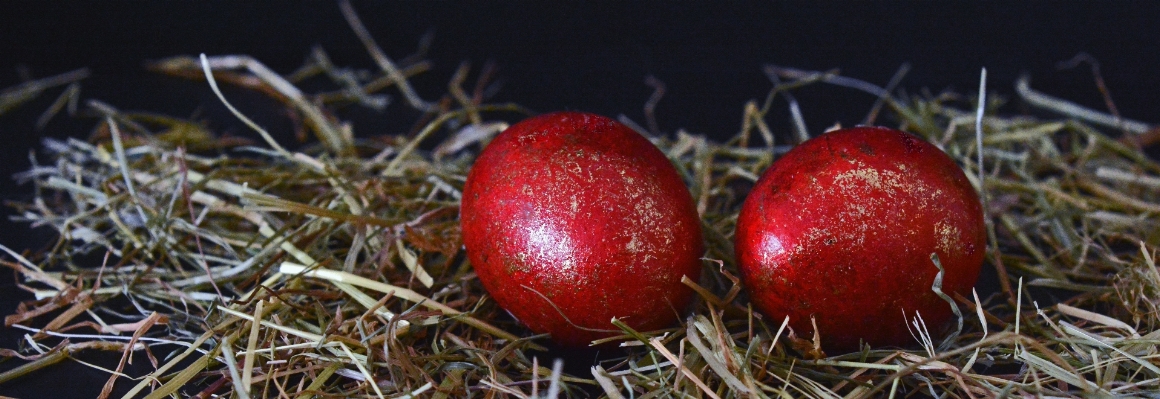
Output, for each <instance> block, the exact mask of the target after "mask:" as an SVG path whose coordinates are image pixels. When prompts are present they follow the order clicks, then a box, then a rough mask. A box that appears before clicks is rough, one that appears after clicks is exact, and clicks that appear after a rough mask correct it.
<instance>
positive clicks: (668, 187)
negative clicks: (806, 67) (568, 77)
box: [460, 112, 704, 346]
mask: <svg viewBox="0 0 1160 399" xmlns="http://www.w3.org/2000/svg"><path fill="white" fill-rule="evenodd" d="M460 218H461V222H460V223H461V226H462V228H463V243H464V246H465V247H466V248H467V256H468V258H469V260H470V261H471V264H472V265H473V266H474V268H475V272H476V274H477V275H478V276H479V281H480V282H481V283H483V287H484V288H485V289H486V290H487V292H488V293H489V294H491V296H492V297H493V298H494V299H495V301H496V303H498V304H499V305H500V306H502V307H503V308H504V309H506V310H507V311H508V312H509V313H511V314H512V315H513V316H515V317H516V318H517V319H519V320H520V321H521V322H522V323H524V324H525V325H527V326H528V328H530V329H531V330H532V331H535V332H537V333H549V334H551V337H552V339H553V340H554V341H556V342H557V343H560V344H562V345H566V346H577V345H586V344H588V343H589V342H591V341H592V340H594V339H598V338H603V337H607V336H611V335H615V334H619V333H620V332H619V330H617V329H616V327H615V326H613V325H612V324H611V323H610V322H611V320H612V318H614V317H616V318H618V319H620V320H622V321H624V322H625V323H627V324H628V325H629V326H631V327H633V328H634V329H638V330H653V329H659V328H664V327H667V326H669V325H671V324H672V323H673V322H674V321H676V320H677V319H678V318H679V317H680V316H681V314H683V313H684V311H685V308H686V307H687V306H688V304H689V303H690V301H691V299H692V294H693V293H692V290H690V289H689V288H688V287H687V286H685V285H684V284H682V283H681V277H682V276H688V277H689V278H691V279H693V280H694V281H696V280H697V279H698V277H699V276H700V274H701V261H700V257H701V256H702V255H703V252H704V249H703V244H702V239H701V225H700V219H699V217H698V215H697V211H696V208H695V207H694V205H693V199H692V196H691V195H690V194H689V191H688V189H687V188H686V187H685V184H684V182H683V181H682V180H681V178H680V176H679V175H678V174H677V171H676V169H675V168H674V167H673V165H672V163H670V162H669V160H668V158H666V157H665V155H664V154H663V153H661V152H660V150H658V149H657V148H656V147H655V146H654V145H653V144H652V143H650V142H649V141H648V140H647V139H645V138H644V137H642V136H641V135H640V134H638V133H637V132H635V131H633V130H632V129H629V128H628V127H626V126H624V125H622V124H620V123H618V122H616V121H614V120H612V119H609V118H606V117H603V116H598V115H592V114H586V113H578V112H559V113H553V114H547V115H541V116H537V117H533V118H530V119H527V120H524V121H522V122H520V123H517V124H515V125H513V126H512V127H510V128H508V129H507V130H505V131H504V132H503V133H500V134H499V135H498V136H496V138H495V139H494V140H493V141H492V142H491V143H490V144H489V145H488V146H487V147H486V148H485V149H484V150H483V152H482V153H481V154H480V156H479V158H478V159H477V160H476V161H475V164H474V165H473V166H472V168H471V172H470V173H469V174H468V176H467V183H466V184H465V186H464V188H463V201H462V204H461V208H460Z"/></svg>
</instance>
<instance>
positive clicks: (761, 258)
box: [734, 127, 986, 351]
mask: <svg viewBox="0 0 1160 399" xmlns="http://www.w3.org/2000/svg"><path fill="white" fill-rule="evenodd" d="M734 244H735V250H736V255H737V262H738V267H739V268H740V270H741V274H742V277H743V280H744V282H745V285H746V287H747V288H748V291H749V294H750V296H751V300H752V302H753V303H754V304H755V305H756V308H757V309H759V310H761V312H762V313H764V314H765V315H767V316H770V317H772V318H773V319H774V322H777V323H779V322H781V320H782V319H783V318H785V317H786V316H787V315H788V316H789V318H790V326H791V327H793V328H794V330H795V331H796V332H797V333H798V335H799V336H804V337H806V338H808V337H811V336H812V333H813V330H814V329H813V327H812V325H811V322H810V318H811V317H814V318H816V321H817V328H818V330H819V331H820V335H821V338H822V340H821V341H822V346H823V348H824V349H827V350H837V351H848V350H854V349H857V347H858V345H859V342H865V343H868V344H870V345H872V346H875V347H877V346H884V345H892V346H893V345H906V344H907V343H912V342H914V341H913V338H912V337H911V334H910V332H908V330H907V323H908V321H907V320H908V319H913V318H914V316H915V314H916V313H920V314H921V315H922V318H923V320H924V321H925V323H926V325H927V326H928V327H929V328H930V330H931V331H936V330H937V329H938V328H939V327H941V326H943V325H944V324H945V323H946V322H947V321H948V320H949V319H950V317H951V316H952V314H953V313H952V310H951V308H950V306H951V305H950V304H948V303H947V302H946V301H944V300H943V299H941V298H939V297H938V296H937V295H936V294H935V293H934V292H933V291H932V290H931V285H932V284H933V282H934V279H935V276H936V274H937V273H938V268H937V267H936V266H935V264H934V262H932V260H931V254H932V253H934V254H937V255H938V258H939V260H940V262H941V263H942V265H943V267H944V268H945V269H946V274H945V276H944V280H943V284H942V290H943V291H944V292H946V293H947V294H949V295H953V294H952V293H959V294H962V295H964V296H967V297H970V289H971V287H973V286H974V284H975V281H976V280H977V279H978V276H979V270H980V268H981V267H982V263H983V256H984V252H985V247H986V231H985V227H984V224H983V210H982V206H981V204H980V203H979V197H978V195H977V194H976V192H975V190H974V188H973V187H972V186H971V183H970V181H969V180H967V177H966V175H964V174H963V171H962V169H960V168H959V166H958V165H956V164H955V162H954V161H953V160H951V159H950V157H948V156H947V155H946V154H945V153H943V152H942V151H941V150H939V149H938V148H937V147H935V146H933V145H931V144H929V143H927V142H925V141H923V140H922V139H920V138H918V137H915V136H912V135H910V134H908V133H905V132H901V131H897V130H893V129H887V128H878V127H856V128H852V129H842V130H837V131H834V132H830V133H826V134H823V135H821V136H818V137H816V138H814V139H811V140H809V141H806V142H805V143H802V144H801V145H799V146H798V147H795V148H794V149H792V150H790V151H789V152H788V153H786V154H785V155H784V156H783V157H781V158H779V159H778V160H777V161H775V162H774V163H773V165H772V166H770V168H769V169H768V170H767V171H766V172H765V173H764V174H763V175H762V176H761V178H760V179H759V180H758V182H757V184H756V185H755V186H754V188H753V190H752V191H751V192H750V193H749V196H748V198H746V200H745V203H744V205H743V206H742V208H741V214H740V215H739V218H738V221H737V234H736V237H735V242H734ZM904 313H905V315H906V316H904V315H903V314H904Z"/></svg>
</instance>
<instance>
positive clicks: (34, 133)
mask: <svg viewBox="0 0 1160 399" xmlns="http://www.w3.org/2000/svg"><path fill="white" fill-rule="evenodd" d="M1157 4H1160V3H1154V2H1101V3H1079V2H1051V3H1045V2H1037V3H1028V2H1023V3H1018V4H997V3H978V2H937V3H936V2H923V3H863V2H859V3H845V2H841V3H839V2H818V3H815V2H760V3H739V4H733V3H730V5H732V6H733V7H726V6H723V5H717V4H709V3H686V2H675V3H659V2H651V1H650V2H633V3H621V2H588V3H564V4H551V5H547V4H539V3H531V2H522V1H521V2H513V1H500V2H486V3H470V4H468V3H459V2H390V3H363V2H356V3H355V8H356V9H357V10H358V11H359V13H360V15H361V17H362V19H363V22H364V23H365V24H366V25H367V27H368V28H369V29H370V30H371V31H372V33H373V34H374V36H375V39H376V40H377V41H378V42H379V45H380V46H381V47H382V48H383V49H384V50H385V51H386V53H387V54H388V55H389V56H391V57H392V58H393V59H396V60H398V59H400V58H403V57H405V56H406V55H408V54H411V53H412V52H414V51H415V49H416V48H417V45H418V42H419V40H420V38H421V37H422V36H423V35H424V34H425V33H427V32H429V31H430V32H433V34H434V41H433V43H432V47H431V51H430V53H429V55H428V59H430V60H431V61H432V62H433V69H432V70H431V71H429V72H427V73H425V74H424V75H421V76H420V77H418V78H416V79H415V80H414V83H415V84H416V85H417V89H418V91H419V93H420V96H422V97H423V98H424V99H426V100H436V99H437V98H438V96H439V95H441V94H442V93H444V91H445V87H446V82H447V81H448V79H449V78H450V76H451V75H452V73H453V72H454V71H455V69H456V68H457V67H458V65H459V64H460V62H462V61H470V62H472V65H473V67H475V69H474V71H478V68H479V67H480V66H482V65H483V63H484V62H487V61H494V62H495V63H496V65H497V66H498V67H499V70H498V76H499V77H500V81H501V82H502V87H501V90H500V91H499V93H498V95H497V96H496V97H495V98H493V100H494V101H511V102H517V103H520V104H522V105H525V106H527V107H529V108H531V109H533V110H535V111H540V112H543V111H551V110H562V109H573V110H584V111H590V112H596V113H600V114H605V115H609V116H616V115H618V114H625V115H627V116H629V117H631V118H632V119H634V120H636V121H638V122H640V123H644V116H643V111H642V106H643V104H644V103H645V101H647V100H648V97H649V95H650V94H651V93H652V88H650V87H649V86H647V85H645V84H644V80H645V77H646V76H649V75H652V76H655V77H656V78H658V79H660V80H661V81H663V82H664V83H665V84H666V85H667V88H668V91H667V94H666V96H665V97H664V99H663V100H662V101H661V102H660V104H659V106H658V108H657V119H658V121H659V125H660V127H661V130H662V131H666V132H673V131H675V130H676V129H678V128H684V129H686V130H688V131H690V132H693V133H702V134H707V135H709V136H711V137H716V138H719V139H720V138H725V137H729V136H731V135H732V134H734V133H736V131H737V130H738V128H739V126H740V121H741V114H742V106H743V104H744V103H745V102H746V101H748V100H751V99H761V98H763V97H764V96H765V94H766V93H767V92H768V90H769V89H770V87H771V83H770V82H769V80H768V79H767V78H766V77H765V75H764V74H763V73H762V72H761V67H762V65H764V64H769V63H772V64H777V65H783V66H792V67H799V68H804V69H813V70H829V69H832V68H840V69H841V71H842V73H843V74H844V75H847V76H851V77H855V78H859V79H863V80H867V81H870V82H874V83H877V84H880V85H884V84H885V83H886V82H887V81H888V80H889V79H890V77H891V75H893V74H894V72H895V71H896V70H897V69H898V68H899V66H900V65H901V64H903V63H904V62H909V63H911V65H912V69H911V72H910V73H909V75H907V78H906V80H904V81H903V83H902V85H901V86H900V87H901V88H903V89H905V90H907V91H908V92H911V93H916V92H919V91H920V90H922V89H924V88H928V89H930V90H932V91H936V92H937V91H941V90H944V89H952V90H957V91H959V92H967V93H972V92H974V90H975V89H976V87H977V84H978V83H977V82H978V75H979V69H980V68H981V67H987V68H988V72H989V89H990V92H991V93H992V95H999V96H1007V97H1008V98H1011V96H1012V93H1013V91H1014V90H1013V82H1014V80H1015V79H1016V78H1017V77H1018V76H1019V75H1020V74H1024V73H1027V74H1030V76H1032V77H1033V80H1032V86H1033V87H1035V88H1037V89H1039V90H1041V91H1044V92H1047V93H1050V94H1053V95H1057V96H1061V97H1065V98H1068V99H1071V100H1073V101H1075V102H1078V103H1081V104H1084V105H1088V106H1091V107H1095V108H1102V107H1103V100H1102V98H1101V97H1100V94H1099V92H1098V90H1097V89H1096V85H1095V83H1094V80H1093V78H1092V74H1091V71H1090V69H1089V68H1087V67H1086V66H1084V67H1080V68H1074V69H1064V70H1061V69H1059V68H1057V64H1058V63H1060V62H1062V61H1066V60H1069V59H1071V58H1073V57H1074V56H1076V55H1077V54H1079V53H1088V54H1090V55H1091V56H1093V57H1094V58H1095V59H1097V60H1098V61H1099V62H1100V63H1101V71H1102V73H1103V77H1104V79H1105V80H1106V83H1107V86H1108V89H1109V91H1110V92H1111V94H1112V96H1113V99H1114V100H1115V101H1116V105H1117V106H1118V107H1119V110H1120V112H1121V113H1122V114H1123V115H1124V116H1126V117H1130V118H1136V119H1142V120H1145V121H1151V122H1158V121H1160V114H1158V113H1157V112H1156V109H1157V108H1156V104H1158V103H1160V64H1158V63H1160V55H1158V54H1160V33H1158V32H1160V29H1158V28H1157V27H1156V24H1157V22H1158V21H1160V6H1158V5H1157ZM3 8H4V9H3V11H2V12H0V87H10V86H13V85H16V84H19V83H21V82H22V81H23V79H24V78H25V77H32V78H43V77H46V76H50V75H54V74H58V73H62V72H65V71H68V70H72V69H75V68H80V67H89V68H90V69H91V71H92V76H91V77H89V78H88V79H86V80H84V81H83V82H82V96H83V98H85V99H90V98H95V99H100V100H102V101H104V102H106V103H109V104H111V105H113V106H115V107H118V108H120V109H122V110H142V111H154V112H162V113H166V114H170V115H173V116H179V117H189V116H198V117H199V118H203V119H206V120H208V121H209V125H210V127H211V128H213V129H215V130H216V131H219V132H228V133H230V134H234V135H242V136H247V135H250V133H249V132H248V130H247V129H245V128H244V127H242V126H241V125H240V124H239V123H238V122H236V121H235V119H234V118H233V117H232V116H229V115H228V114H227V113H225V111H224V108H222V107H221V105H220V104H218V102H217V100H216V99H214V98H213V96H212V93H211V92H210V90H209V89H208V87H206V86H205V84H204V83H203V82H201V83H199V82H191V81H184V80H180V79H176V78H170V77H162V76H157V75H153V74H149V73H147V72H145V70H144V68H143V62H144V61H147V60H155V59H159V58H163V57H168V56H173V55H196V54H198V53H202V52H204V53H207V54H209V55H221V54H249V55H252V56H254V57H255V58H257V59H258V60H261V61H263V62H264V63H266V64H267V65H268V66H270V67H271V68H273V69H274V70H275V71H277V72H281V73H288V72H290V71H292V70H294V69H295V68H296V67H298V66H299V65H301V64H302V63H303V61H304V60H305V58H306V57H307V55H308V54H309V52H310V49H311V47H312V46H315V45H319V46H322V47H323V48H324V49H325V50H327V52H328V53H329V54H330V55H331V57H332V58H333V60H334V62H335V63H336V64H337V65H340V66H355V67H362V68H368V69H373V67H374V66H373V63H372V61H371V59H370V58H369V57H368V56H367V55H366V52H365V50H364V49H363V47H362V45H361V44H360V43H359V41H358V40H357V39H356V37H355V36H354V34H353V33H352V32H351V30H350V28H349V27H348V26H347V25H346V23H345V22H344V21H343V19H342V16H341V14H340V13H339V9H338V6H337V5H336V4H335V3H331V2H309V3H307V2H289V3H243V4H233V3H217V2H209V3H192V2H189V3H186V2H165V3H144V2H114V3H79V2H77V3H73V2H68V3H65V2H49V3H41V2H8V3H5V5H4V7H3ZM474 76H475V74H474V73H473V75H472V78H471V79H472V80H473V79H474ZM62 90H63V88H58V89H54V90H50V91H49V92H47V93H46V94H44V95H43V96H42V97H41V98H39V99H37V100H34V101H32V102H31V103H28V104H26V105H24V106H23V107H22V108H20V109H18V110H17V111H14V112H12V113H10V114H8V115H4V116H0V140H2V144H0V160H3V162H2V163H0V165H2V168H3V169H2V170H0V198H2V199H5V200H11V199H27V198H29V196H30V187H29V186H27V185H24V186H19V185H17V184H16V183H15V182H14V181H13V180H11V179H9V178H7V176H10V175H11V174H12V173H14V172H17V171H21V170H25V169H27V168H28V166H29V165H30V163H29V161H28V156H29V153H30V151H34V150H35V149H36V148H38V147H39V140H40V139H41V138H43V137H50V136H51V137H65V136H73V137H86V136H87V135H88V134H89V132H90V130H91V129H92V127H93V126H94V125H95V123H96V121H95V120H92V119H80V120H76V119H74V120H70V119H68V118H57V119H55V120H53V121H52V123H50V124H49V125H48V127H47V128H46V129H45V130H43V131H38V130H37V129H35V127H34V123H35V120H36V118H37V116H38V115H39V114H40V112H42V111H43V110H44V109H46V108H47V107H48V105H49V104H51V102H52V101H53V100H54V99H55V97H56V96H57V95H58V94H59V93H60V92H61V91H62ZM388 93H389V94H391V95H392V97H393V99H394V104H392V105H391V106H390V107H389V108H388V109H387V110H386V111H385V112H383V113H368V112H354V113H350V114H348V117H349V118H350V119H352V120H353V121H354V126H355V132H356V134H357V135H362V136H367V135H379V134H388V133H396V134H397V133H403V132H406V131H407V130H408V129H409V128H410V127H411V124H412V123H413V122H414V115H413V113H410V112H409V111H408V110H407V109H406V107H405V105H404V104H403V102H402V98H401V96H399V95H398V93H397V91H393V90H391V91H388ZM795 94H796V95H797V97H798V99H799V100H800V101H801V102H802V107H803V111H804V113H805V116H806V122H807V126H808V127H809V128H810V130H811V131H812V132H814V133H815V134H816V133H818V132H820V131H821V129H823V128H825V127H826V126H829V125H832V124H833V123H835V122H841V123H842V124H844V125H852V124H855V123H857V122H859V121H861V120H862V118H863V117H864V116H865V114H866V112H867V110H868V109H869V107H870V106H871V104H872V103H873V101H874V98H873V97H871V96H869V95H866V94H863V93H860V92H855V91H852V90H849V89H839V88H833V87H829V88H827V87H811V88H808V89H806V90H802V91H799V92H797V93H795ZM234 99H235V100H236V101H239V102H241V104H240V105H241V107H242V109H243V111H245V112H247V114H249V115H251V116H254V117H255V118H256V119H258V120H259V123H260V124H262V125H263V126H265V127H267V128H268V129H269V130H271V131H273V132H275V133H279V132H282V134H285V132H286V131H288V130H289V129H290V128H291V126H292V125H291V124H290V122H289V121H287V120H285V118H284V117H281V116H279V115H278V114H277V113H270V112H263V111H262V109H263V108H264V107H267V106H270V105H273V104H272V103H268V102H263V101H266V100H263V99H261V98H251V99H250V100H252V102H250V101H247V99H246V98H241V99H240V100H239V99H238V98H234ZM1013 100H1014V99H1013ZM784 104H785V103H784V102H780V101H779V102H778V103H776V104H775V108H778V109H783V108H784V107H785V106H784ZM1005 109H1006V110H1008V111H1009V112H1023V111H1024V110H1025V107H1024V106H1022V105H1021V104H1020V103H1019V102H1018V101H1017V100H1014V101H1012V103H1011V104H1010V105H1008V106H1007V108H1005ZM779 112H781V111H779ZM768 122H769V123H770V124H771V126H772V127H773V128H774V129H775V130H778V131H779V132H785V131H788V130H789V122H788V120H787V119H786V118H785V117H784V113H780V114H779V113H775V114H774V115H772V116H771V117H770V118H769V119H768ZM882 123H887V124H889V123H890V121H882ZM249 137H253V136H249ZM10 213H11V212H10V210H9V209H8V208H7V207H4V209H3V211H2V212H0V214H2V215H0V216H3V218H4V220H2V221H0V243H3V244H4V245H6V246H8V247H10V248H13V249H15V250H17V251H22V250H25V249H30V248H39V247H40V246H42V245H44V244H45V243H46V242H48V241H49V240H51V239H52V237H53V236H52V234H51V232H50V231H47V230H46V229H36V230H32V229H30V228H29V227H28V226H26V225H18V224H13V223H11V222H9V221H8V220H7V218H8V215H9V214H10ZM5 259H8V258H7V257H5ZM23 298H25V294H24V293H23V292H22V291H19V290H18V289H17V288H16V287H15V286H14V285H13V277H12V273H10V272H9V271H7V270H0V313H3V314H4V315H7V314H9V313H10V312H11V311H12V310H13V309H14V308H15V306H16V302H17V301H18V300H21V299H23ZM21 334H22V333H21V332H19V331H13V330H8V329H4V328H3V327H0V340H2V341H0V347H6V348H13V347H15V346H16V345H17V343H18V342H17V341H18V339H19V337H20V336H21ZM86 359H87V360H97V361H99V362H100V363H101V364H103V365H105V366H106V367H110V368H111V367H114V366H115V362H116V358H113V359H104V358H98V357H86ZM141 360H143V359H138V361H137V362H135V363H134V364H135V365H134V366H133V367H134V368H135V370H136V371H135V372H133V373H132V374H134V375H140V374H143V373H144V372H146V371H147V370H149V367H148V363H147V362H143V361H141ZM16 364H17V363H16V362H13V361H8V362H3V363H0V370H7V369H9V368H11V367H14V366H15V365H16ZM54 370H55V371H52V372H42V373H40V374H38V375H35V376H31V377H27V378H24V379H21V380H18V381H15V382H12V383H8V384H4V385H0V395H10V396H16V397H22V398H38V397H39V398H47V397H69V396H79V397H94V396H96V394H97V392H99V390H100V387H101V385H102V384H103V383H104V381H105V379H107V374H104V373H101V372H97V371H93V370H92V369H90V368H87V367H84V366H79V365H77V364H76V363H72V362H68V363H67V364H65V365H58V366H57V367H55V368H54ZM131 385H132V383H129V382H127V381H125V380H121V382H119V383H118V388H122V389H124V388H126V387H128V386H131Z"/></svg>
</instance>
